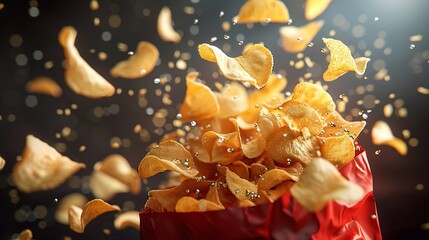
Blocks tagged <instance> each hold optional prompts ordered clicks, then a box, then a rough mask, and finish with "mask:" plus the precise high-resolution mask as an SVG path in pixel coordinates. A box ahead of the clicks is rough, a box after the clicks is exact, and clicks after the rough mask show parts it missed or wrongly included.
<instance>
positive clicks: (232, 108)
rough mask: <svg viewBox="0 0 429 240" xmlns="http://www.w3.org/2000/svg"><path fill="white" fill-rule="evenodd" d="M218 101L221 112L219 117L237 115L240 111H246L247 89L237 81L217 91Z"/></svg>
mask: <svg viewBox="0 0 429 240" xmlns="http://www.w3.org/2000/svg"><path fill="white" fill-rule="evenodd" d="M214 94H215V95H216V98H217V101H218V103H219V109H220V110H219V114H218V115H217V117H219V118H222V119H225V118H230V117H236V116H237V115H239V114H240V113H242V112H244V111H246V109H247V107H248V104H247V91H246V89H245V88H244V87H243V86H242V85H240V84H238V83H236V82H232V83H231V84H229V85H227V86H225V87H223V88H222V89H221V91H220V92H215V93H214Z"/></svg>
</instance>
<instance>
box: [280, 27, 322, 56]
mask: <svg viewBox="0 0 429 240" xmlns="http://www.w3.org/2000/svg"><path fill="white" fill-rule="evenodd" d="M324 23H325V21H323V20H318V21H313V22H309V23H307V24H306V25H304V26H302V27H295V26H284V27H281V28H280V29H279V33H280V37H281V40H282V47H283V49H284V50H285V51H286V52H290V53H298V52H302V51H304V50H305V49H306V48H307V46H308V45H309V43H311V41H313V39H314V37H315V36H316V35H317V33H318V32H319V31H320V29H321V28H322V27H323V25H324Z"/></svg>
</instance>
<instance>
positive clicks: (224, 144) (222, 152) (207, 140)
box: [202, 131, 243, 165]
mask: <svg viewBox="0 0 429 240" xmlns="http://www.w3.org/2000/svg"><path fill="white" fill-rule="evenodd" d="M202 144H203V146H204V148H205V149H206V151H207V153H208V155H209V159H208V160H209V162H207V163H220V164H223V165H227V164H229V163H231V162H232V161H234V160H236V159H241V156H242V155H243V152H242V151H241V141H240V136H239V133H238V132H237V131H235V132H232V133H227V134H219V133H216V132H213V131H208V132H206V133H204V135H203V136H202Z"/></svg>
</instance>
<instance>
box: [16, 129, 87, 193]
mask: <svg viewBox="0 0 429 240" xmlns="http://www.w3.org/2000/svg"><path fill="white" fill-rule="evenodd" d="M81 168H85V164H83V163H77V162H74V161H72V160H70V159H69V158H68V157H65V156H62V155H61V154H60V153H58V152H57V151H56V150H55V149H54V148H52V147H51V146H49V145H48V144H46V143H44V142H42V141H41V140H40V139H38V138H36V137H34V136H33V135H27V138H26V145H25V148H24V151H23V153H22V159H21V160H20V161H18V162H17V163H16V164H15V166H14V169H13V174H12V176H13V181H14V182H15V184H16V186H17V187H18V189H19V190H21V191H23V192H26V193H30V192H35V191H41V190H48V189H53V188H56V187H57V186H59V185H60V184H62V183H63V182H64V181H65V180H67V178H69V177H70V176H71V175H73V174H74V173H75V172H76V171H78V170H79V169H81Z"/></svg>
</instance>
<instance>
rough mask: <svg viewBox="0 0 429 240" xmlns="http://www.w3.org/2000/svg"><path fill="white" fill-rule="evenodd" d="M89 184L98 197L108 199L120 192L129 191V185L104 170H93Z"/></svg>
mask: <svg viewBox="0 0 429 240" xmlns="http://www.w3.org/2000/svg"><path fill="white" fill-rule="evenodd" d="M89 186H90V187H91V191H92V194H94V196H95V197H96V198H100V199H103V200H105V201H108V200H110V199H112V198H113V197H114V196H115V195H116V194H118V193H127V192H129V191H130V189H129V187H128V186H127V185H125V184H124V183H122V182H121V181H119V180H118V179H116V178H114V177H111V176H109V175H108V174H106V173H103V172H102V171H93V172H92V174H91V177H90V179H89Z"/></svg>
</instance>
